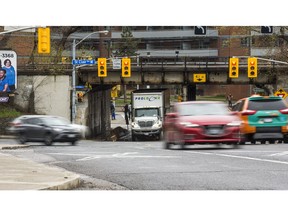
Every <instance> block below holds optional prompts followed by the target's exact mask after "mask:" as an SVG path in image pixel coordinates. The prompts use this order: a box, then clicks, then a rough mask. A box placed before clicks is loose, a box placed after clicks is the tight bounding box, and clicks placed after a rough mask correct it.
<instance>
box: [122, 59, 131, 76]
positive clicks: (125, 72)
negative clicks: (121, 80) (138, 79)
mask: <svg viewBox="0 0 288 216" xmlns="http://www.w3.org/2000/svg"><path fill="white" fill-rule="evenodd" d="M122 77H131V60H130V58H123V59H122Z"/></svg>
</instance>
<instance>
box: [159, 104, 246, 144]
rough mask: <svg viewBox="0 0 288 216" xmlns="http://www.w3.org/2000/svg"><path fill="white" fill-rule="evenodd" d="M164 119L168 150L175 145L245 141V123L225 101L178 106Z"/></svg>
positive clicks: (165, 142)
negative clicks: (241, 130)
mask: <svg viewBox="0 0 288 216" xmlns="http://www.w3.org/2000/svg"><path fill="white" fill-rule="evenodd" d="M173 109H174V111H173V112H172V113H168V114H167V115H166V116H165V120H164V139H165V141H164V148H166V149H169V148H170V147H171V145H172V144H176V145H180V146H181V148H184V146H185V145H191V144H217V145H218V144H230V145H233V147H238V144H239V143H240V142H241V134H240V126H241V120H240V118H239V117H238V116H237V115H233V113H231V112H230V111H229V110H228V107H227V104H226V103H224V102H221V101H189V102H180V103H176V104H175V105H174V107H173Z"/></svg>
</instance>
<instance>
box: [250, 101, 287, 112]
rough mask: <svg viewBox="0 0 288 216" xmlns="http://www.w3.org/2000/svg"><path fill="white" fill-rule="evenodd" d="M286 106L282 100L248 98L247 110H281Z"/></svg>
mask: <svg viewBox="0 0 288 216" xmlns="http://www.w3.org/2000/svg"><path fill="white" fill-rule="evenodd" d="M286 108H287V107H286V106H285V104H284V102H283V101H282V100H269V99H264V100H250V101H249V104H248V109H249V110H282V109H286Z"/></svg>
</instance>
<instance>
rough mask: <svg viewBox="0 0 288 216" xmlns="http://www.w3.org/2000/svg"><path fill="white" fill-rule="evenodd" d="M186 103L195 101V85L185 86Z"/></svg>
mask: <svg viewBox="0 0 288 216" xmlns="http://www.w3.org/2000/svg"><path fill="white" fill-rule="evenodd" d="M187 101H196V84H188V85H187Z"/></svg>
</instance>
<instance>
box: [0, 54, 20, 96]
mask: <svg viewBox="0 0 288 216" xmlns="http://www.w3.org/2000/svg"><path fill="white" fill-rule="evenodd" d="M0 68H1V69H4V70H5V78H4V79H5V81H6V82H7V83H8V88H7V90H6V91H7V92H11V91H12V92H13V91H14V90H15V89H17V54H16V52H14V51H12V50H0Z"/></svg>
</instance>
